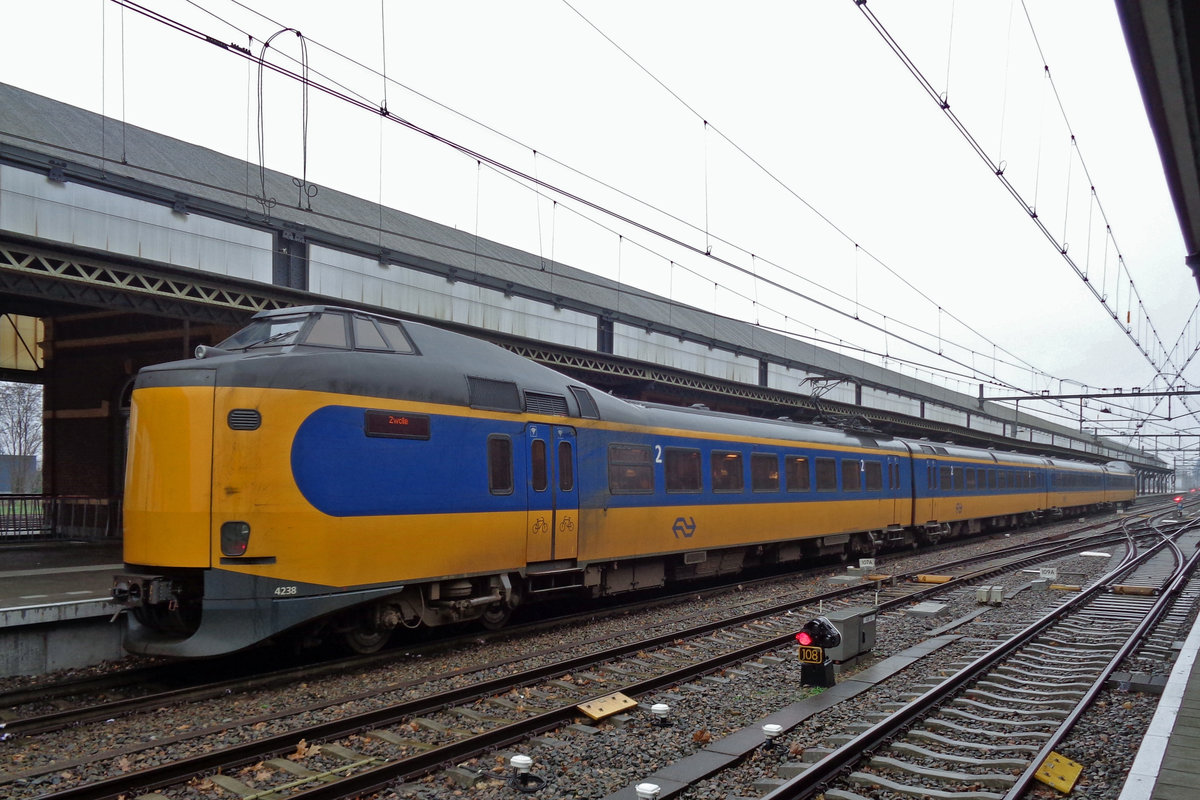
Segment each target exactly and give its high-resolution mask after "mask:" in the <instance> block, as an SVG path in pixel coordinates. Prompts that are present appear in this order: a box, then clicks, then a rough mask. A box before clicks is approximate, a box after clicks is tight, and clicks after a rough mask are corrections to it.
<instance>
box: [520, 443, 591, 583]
mask: <svg viewBox="0 0 1200 800" xmlns="http://www.w3.org/2000/svg"><path fill="white" fill-rule="evenodd" d="M525 438H526V442H527V446H528V448H529V451H528V458H529V481H528V484H527V487H526V492H527V496H528V499H529V512H528V515H527V521H526V532H525V558H526V561H528V562H529V563H533V562H536V561H561V560H565V559H569V560H574V559H575V558H576V557H577V556H578V555H579V489H578V487H577V486H576V481H575V474H576V470H575V429H574V428H568V427H566V426H563V425H545V424H541V423H534V424H530V425H527V426H526V427H525Z"/></svg>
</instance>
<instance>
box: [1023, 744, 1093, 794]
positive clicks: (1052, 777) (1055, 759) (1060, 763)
mask: <svg viewBox="0 0 1200 800" xmlns="http://www.w3.org/2000/svg"><path fill="white" fill-rule="evenodd" d="M1081 772H1083V764H1080V763H1078V762H1075V761H1072V760H1071V759H1069V758H1067V757H1066V756H1061V755H1059V754H1058V753H1051V754H1050V755H1048V756H1046V760H1045V761H1043V762H1042V765H1041V766H1040V767H1038V770H1037V772H1035V773H1034V774H1033V777H1035V778H1037V779H1038V780H1039V781H1041V782H1042V783H1044V784H1046V785H1047V786H1050V787H1052V788H1054V789H1057V790H1058V791H1060V792H1062V793H1063V794H1069V793H1070V791H1071V789H1072V788H1073V787H1074V786H1075V781H1077V780H1079V773H1081Z"/></svg>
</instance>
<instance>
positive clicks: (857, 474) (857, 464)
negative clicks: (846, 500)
mask: <svg viewBox="0 0 1200 800" xmlns="http://www.w3.org/2000/svg"><path fill="white" fill-rule="evenodd" d="M861 488H862V462H861V461H858V460H857V459H855V460H851V459H849V458H845V459H842V491H843V492H857V491H858V490H859V489H861Z"/></svg>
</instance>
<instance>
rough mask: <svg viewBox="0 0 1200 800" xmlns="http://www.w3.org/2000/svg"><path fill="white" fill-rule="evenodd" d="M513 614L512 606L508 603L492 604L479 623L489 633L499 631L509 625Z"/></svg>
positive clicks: (486, 609) (485, 610)
mask: <svg viewBox="0 0 1200 800" xmlns="http://www.w3.org/2000/svg"><path fill="white" fill-rule="evenodd" d="M512 613H513V610H512V606H510V605H509V604H508V603H492V604H491V605H490V606H488V607H487V608H485V609H484V610H483V614H482V615H481V616H480V617H479V622H480V623H481V624H482V625H483V627H485V628H487V629H488V630H489V631H498V630H500V629H501V628H503V627H504V626H505V625H507V624H508V620H509V619H510V618H511V617H512Z"/></svg>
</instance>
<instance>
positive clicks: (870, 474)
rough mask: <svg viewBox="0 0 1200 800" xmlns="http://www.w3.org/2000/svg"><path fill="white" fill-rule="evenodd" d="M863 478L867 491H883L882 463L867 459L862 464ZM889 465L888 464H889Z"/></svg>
mask: <svg viewBox="0 0 1200 800" xmlns="http://www.w3.org/2000/svg"><path fill="white" fill-rule="evenodd" d="M863 466H864V467H865V470H864V472H863V479H864V481H865V482H866V489H867V491H868V492H882V491H883V464H880V463H879V462H878V461H867V462H866V463H865V464H864V465H863ZM889 466H890V465H889Z"/></svg>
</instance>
